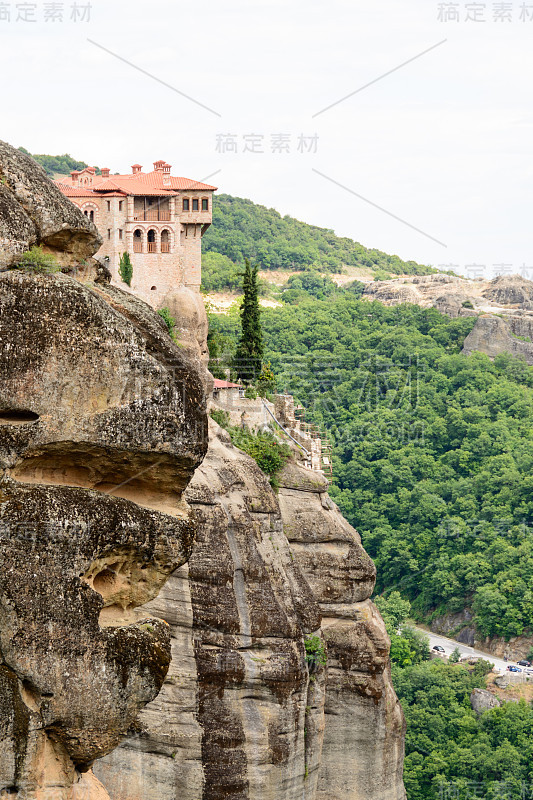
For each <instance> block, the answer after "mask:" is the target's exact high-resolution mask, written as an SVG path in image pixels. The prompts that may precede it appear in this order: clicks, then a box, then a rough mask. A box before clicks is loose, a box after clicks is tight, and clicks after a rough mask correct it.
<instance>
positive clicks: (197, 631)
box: [96, 422, 324, 800]
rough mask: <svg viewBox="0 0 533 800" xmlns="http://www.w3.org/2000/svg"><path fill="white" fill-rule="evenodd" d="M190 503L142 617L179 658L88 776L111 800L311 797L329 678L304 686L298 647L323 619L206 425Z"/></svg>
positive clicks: (266, 507)
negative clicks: (184, 547)
mask: <svg viewBox="0 0 533 800" xmlns="http://www.w3.org/2000/svg"><path fill="white" fill-rule="evenodd" d="M187 499H188V501H189V503H190V504H191V505H192V506H193V508H194V509H195V512H196V516H197V520H198V535H197V539H196V544H195V548H194V550H193V553H192V556H191V558H190V560H189V564H188V567H187V569H186V570H185V569H183V568H182V569H181V570H179V571H178V572H177V573H175V574H174V575H173V576H172V578H171V579H170V581H169V583H168V584H167V587H166V589H165V591H164V595H160V596H159V598H158V599H157V600H156V601H154V602H153V603H151V604H150V606H149V607H148V608H147V609H145V610H149V611H150V612H151V613H154V614H158V615H160V616H161V617H162V618H163V619H166V620H167V621H168V622H169V624H170V625H171V631H172V637H173V642H174V650H175V652H176V654H177V655H178V657H177V659H176V660H175V661H173V663H172V666H171V668H170V671H169V675H168V678H167V682H166V684H165V686H164V688H163V691H162V693H161V695H160V696H159V697H158V699H157V701H155V703H152V704H151V705H150V706H148V707H147V708H146V709H145V711H144V712H143V713H142V714H141V716H140V727H139V730H138V731H136V732H135V733H134V734H132V735H131V736H130V737H129V738H128V739H127V741H126V742H125V743H124V744H123V745H122V746H121V747H120V748H119V749H118V750H116V751H115V752H114V753H112V754H111V755H110V756H108V757H107V758H105V759H103V760H102V761H101V762H99V763H98V765H97V767H96V770H97V774H98V776H99V777H100V779H101V780H102V781H103V782H104V783H105V785H106V787H107V788H108V790H109V792H110V795H111V797H112V798H113V800H140V798H154V800H155V798H163V800H165V798H168V800H171V798H174V797H176V796H177V788H179V796H180V798H183V800H196V798H204V799H205V800H215V798H235V800H237V798H239V799H240V798H242V799H243V800H244V798H250V800H252V799H253V800H259V799H260V798H266V799H267V800H268V799H269V798H271V800H279V799H281V798H283V799H285V798H286V799H287V800H297V798H298V800H299V799H300V798H302V797H309V798H313V797H315V788H316V782H317V778H318V766H319V761H320V751H321V741H322V732H323V714H324V708H323V698H324V691H323V688H324V670H323V668H322V669H319V670H318V671H317V672H316V673H313V675H312V676H310V673H309V668H308V664H307V662H306V658H305V648H304V640H305V636H306V634H312V633H317V632H319V628H320V612H319V609H318V606H317V604H316V603H315V600H314V598H313V595H312V593H311V591H310V589H309V586H308V584H307V583H306V581H305V580H304V578H303V576H302V574H301V572H300V569H299V568H298V565H297V563H296V560H295V559H294V557H293V556H291V552H290V550H289V545H288V542H287V539H286V537H285V536H284V533H283V523H282V519H281V514H280V510H279V506H278V503H277V500H276V497H275V495H274V493H273V492H272V490H271V488H270V485H269V483H268V480H267V478H266V477H265V475H264V474H263V473H262V472H261V470H260V469H259V468H258V467H257V465H256V463H255V462H254V461H253V460H252V459H251V458H249V457H248V456H246V455H245V454H244V453H242V452H241V451H239V450H237V449H236V448H235V447H233V445H232V444H231V441H230V440H229V437H228V435H227V434H226V433H225V432H224V431H223V430H222V429H221V428H219V427H218V426H217V425H216V424H215V423H214V422H212V423H211V436H210V445H209V450H208V454H207V456H206V459H205V460H204V462H203V464H202V466H201V467H200V468H199V469H198V470H197V472H196V474H195V477H194V480H193V481H192V482H191V484H190V486H189V488H188V490H187ZM181 654H187V662H186V668H185V663H184V661H183V659H182V658H181ZM311 678H312V680H311ZM185 709H186V711H185ZM169 717H170V718H171V719H172V720H173V722H176V723H177V720H178V719H180V720H181V723H177V724H175V725H174V724H173V722H170V724H169ZM163 730H164V733H163ZM185 774H187V775H188V780H187V781H184V775H185ZM134 776H137V777H136V778H135V777H134ZM140 776H142V777H140Z"/></svg>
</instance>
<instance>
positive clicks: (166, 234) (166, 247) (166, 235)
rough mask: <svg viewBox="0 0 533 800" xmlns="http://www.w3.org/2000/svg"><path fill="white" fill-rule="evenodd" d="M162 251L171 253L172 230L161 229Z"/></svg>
mask: <svg viewBox="0 0 533 800" xmlns="http://www.w3.org/2000/svg"><path fill="white" fill-rule="evenodd" d="M161 252H162V253H170V231H167V230H166V229H165V230H163V231H161Z"/></svg>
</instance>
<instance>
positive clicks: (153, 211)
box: [133, 208, 170, 222]
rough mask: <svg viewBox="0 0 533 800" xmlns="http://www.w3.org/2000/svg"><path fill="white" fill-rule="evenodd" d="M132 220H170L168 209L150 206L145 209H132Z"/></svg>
mask: <svg viewBox="0 0 533 800" xmlns="http://www.w3.org/2000/svg"><path fill="white" fill-rule="evenodd" d="M133 221H134V222H170V211H167V210H163V209H158V208H150V209H147V210H146V211H134V212H133Z"/></svg>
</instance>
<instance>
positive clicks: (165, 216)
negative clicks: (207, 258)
mask: <svg viewBox="0 0 533 800" xmlns="http://www.w3.org/2000/svg"><path fill="white" fill-rule="evenodd" d="M153 167H154V168H153V170H151V171H150V172H143V167H142V165H141V164H134V165H133V166H132V168H131V170H132V171H131V173H130V174H127V175H111V170H110V169H109V168H107V167H105V168H102V170H101V174H100V175H98V174H97V171H96V168H95V167H86V168H85V169H83V170H74V171H73V172H71V174H70V178H67V177H65V178H61V179H59V180H57V181H55V183H56V185H57V186H58V188H59V189H60V190H61V191H62V192H63V194H64V195H65V196H66V197H69V198H70V199H71V200H72V202H73V203H74V205H76V206H77V207H78V208H80V209H81V210H82V211H83V213H84V214H85V215H86V216H87V217H89V219H90V220H91V221H92V222H94V224H95V225H96V227H97V228H98V231H99V233H100V235H101V236H102V239H103V245H102V247H101V248H100V250H99V251H98V253H97V255H98V256H99V257H104V258H107V259H108V261H109V269H110V271H111V275H112V281H113V283H114V284H116V285H117V286H121V287H122V288H123V289H128V288H131V291H133V292H134V293H135V294H137V295H139V296H140V297H142V298H143V299H144V300H146V301H147V302H148V303H150V304H151V305H153V306H155V307H156V308H157V307H160V306H161V305H162V303H163V300H164V297H165V295H166V294H167V292H169V291H170V290H171V289H173V288H176V287H179V286H187V287H189V288H191V289H194V290H195V291H198V290H199V288H200V284H201V282H202V236H203V235H204V234H205V232H206V231H207V229H208V228H209V226H210V225H211V222H212V219H213V216H212V208H213V193H214V192H215V191H216V188H217V187H216V186H211V185H209V184H207V183H202V182H200V181H194V180H191V179H190V178H183V177H176V176H173V175H172V174H171V170H172V167H171V165H170V164H167V162H166V161H163V160H159V161H156V162H154V165H153ZM125 252H127V253H129V255H130V258H131V262H132V265H133V278H132V281H131V287H127V286H126V285H125V284H124V283H123V281H122V280H121V278H120V274H119V263H120V258H121V256H122V255H123V253H125Z"/></svg>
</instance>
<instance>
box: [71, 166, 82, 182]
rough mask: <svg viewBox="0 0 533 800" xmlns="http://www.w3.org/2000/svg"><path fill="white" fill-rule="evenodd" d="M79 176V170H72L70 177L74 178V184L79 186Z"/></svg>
mask: <svg viewBox="0 0 533 800" xmlns="http://www.w3.org/2000/svg"><path fill="white" fill-rule="evenodd" d="M79 174H80V173H79V170H77V169H73V170H72V172H71V173H70V177H71V178H72V183H74V184H77V183H78V182H79V181H78V175H79Z"/></svg>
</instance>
